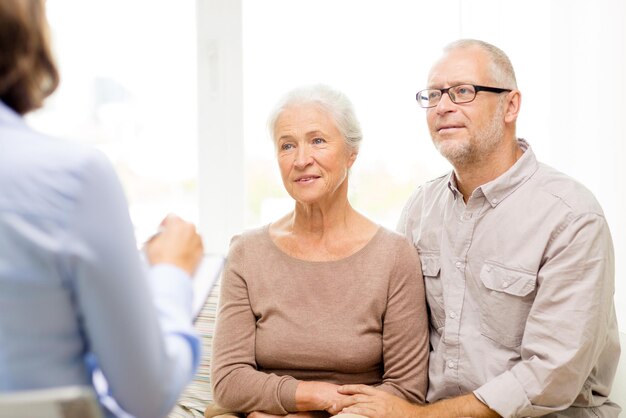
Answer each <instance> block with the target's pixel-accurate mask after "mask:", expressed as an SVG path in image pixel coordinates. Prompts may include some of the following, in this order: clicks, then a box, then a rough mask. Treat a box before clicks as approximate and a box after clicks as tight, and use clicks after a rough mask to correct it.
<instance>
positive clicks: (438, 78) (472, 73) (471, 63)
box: [427, 47, 492, 88]
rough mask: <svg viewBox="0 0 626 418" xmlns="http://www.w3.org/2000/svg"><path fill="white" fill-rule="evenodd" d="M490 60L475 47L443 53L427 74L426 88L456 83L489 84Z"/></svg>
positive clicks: (483, 52) (448, 85)
mask: <svg viewBox="0 0 626 418" xmlns="http://www.w3.org/2000/svg"><path fill="white" fill-rule="evenodd" d="M489 69H490V61H489V58H488V56H487V54H486V53H485V51H483V50H481V49H479V48H476V47H468V48H459V49H453V50H452V51H449V52H446V53H444V55H443V56H442V57H441V58H440V59H439V60H438V61H437V62H436V63H435V64H434V65H433V66H432V68H431V70H430V73H429V74H428V80H427V87H428V88H445V87H450V86H455V85H457V84H480V85H484V84H486V85H489V84H490V83H491V81H492V80H491V77H490V73H489Z"/></svg>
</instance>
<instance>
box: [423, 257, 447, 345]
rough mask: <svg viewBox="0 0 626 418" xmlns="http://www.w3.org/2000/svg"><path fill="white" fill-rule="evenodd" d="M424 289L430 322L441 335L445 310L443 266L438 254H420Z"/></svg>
mask: <svg viewBox="0 0 626 418" xmlns="http://www.w3.org/2000/svg"><path fill="white" fill-rule="evenodd" d="M420 261H421V263H422V274H423V276H424V287H425V289H426V300H427V302H428V311H429V316H430V321H431V323H432V325H433V327H434V328H435V329H436V330H437V331H438V332H439V333H441V328H443V326H444V324H445V309H444V304H443V285H442V283H441V264H440V262H439V254H438V253H424V254H420Z"/></svg>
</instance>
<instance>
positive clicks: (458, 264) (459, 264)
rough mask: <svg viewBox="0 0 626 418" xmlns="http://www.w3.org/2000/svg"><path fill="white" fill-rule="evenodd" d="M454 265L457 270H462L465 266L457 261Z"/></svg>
mask: <svg viewBox="0 0 626 418" xmlns="http://www.w3.org/2000/svg"><path fill="white" fill-rule="evenodd" d="M454 265H455V266H456V268H458V269H460V268H461V266H462V265H463V264H462V263H461V262H460V261H457V262H456V263H455V264H454Z"/></svg>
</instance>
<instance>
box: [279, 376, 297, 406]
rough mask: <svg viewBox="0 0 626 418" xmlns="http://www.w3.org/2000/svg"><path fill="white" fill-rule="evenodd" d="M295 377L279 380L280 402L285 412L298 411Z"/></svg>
mask: <svg viewBox="0 0 626 418" xmlns="http://www.w3.org/2000/svg"><path fill="white" fill-rule="evenodd" d="M298 383H299V382H298V381H297V380H296V379H285V380H283V381H282V382H281V384H280V388H279V389H278V393H279V396H280V403H281V405H282V406H283V408H284V409H285V411H287V412H298V409H297V408H296V389H298Z"/></svg>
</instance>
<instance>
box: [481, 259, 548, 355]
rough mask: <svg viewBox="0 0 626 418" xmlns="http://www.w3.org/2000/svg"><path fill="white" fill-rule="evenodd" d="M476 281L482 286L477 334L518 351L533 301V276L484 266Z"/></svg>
mask: <svg viewBox="0 0 626 418" xmlns="http://www.w3.org/2000/svg"><path fill="white" fill-rule="evenodd" d="M480 281H481V282H482V284H483V286H484V288H483V292H484V299H483V303H481V306H480V332H481V334H483V335H484V336H485V337H487V338H489V339H491V340H493V341H495V342H497V343H499V344H502V345H504V346H506V347H509V348H515V347H519V345H520V344H521V343H522V338H523V336H524V329H525V328H526V319H527V318H528V314H529V312H530V308H531V306H532V303H533V300H534V299H535V288H536V287H537V275H536V274H533V273H529V272H526V271H522V270H519V269H512V268H509V267H505V266H502V265H500V264H496V263H493V262H485V264H484V265H483V267H482V269H481V271H480Z"/></svg>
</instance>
